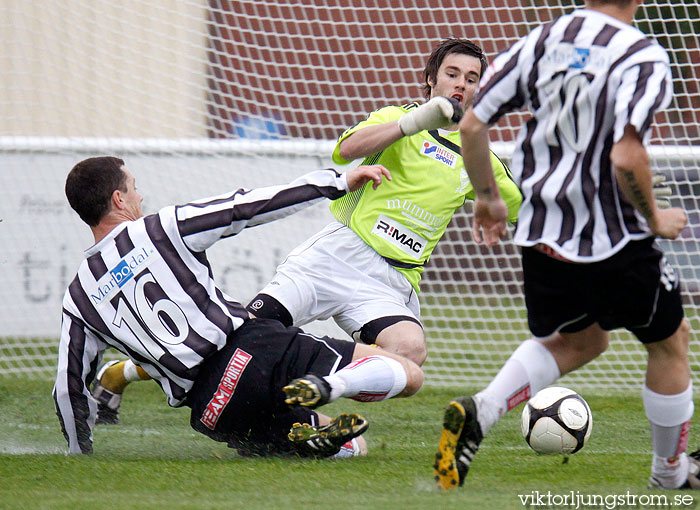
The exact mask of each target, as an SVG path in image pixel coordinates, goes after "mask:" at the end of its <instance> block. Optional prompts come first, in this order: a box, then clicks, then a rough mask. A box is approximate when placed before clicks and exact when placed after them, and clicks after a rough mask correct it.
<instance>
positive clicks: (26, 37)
mask: <svg viewBox="0 0 700 510" xmlns="http://www.w3.org/2000/svg"><path fill="white" fill-rule="evenodd" d="M581 4H582V2H574V1H572V0H558V1H556V0H552V1H544V0H475V1H470V2H465V1H456V0H453V1H450V0H433V1H431V2H423V1H416V0H387V1H379V0H323V1H321V0H251V1H247V0H237V1H234V0H231V1H226V0H209V1H205V0H189V1H188V0H145V1H144V0H120V1H118V2H117V1H115V0H92V1H90V2H85V1H82V0H41V1H37V2H27V1H24V0H4V1H3V2H2V3H0V38H1V39H2V41H3V45H2V48H3V50H2V52H0V84H2V87H1V88H2V91H3V92H2V94H0V169H1V171H0V176H2V187H3V190H4V193H3V200H2V201H1V202H0V218H1V219H2V222H0V376H2V375H18V374H28V375H34V376H39V377H45V378H46V377H51V375H52V374H53V372H54V370H55V368H54V367H55V355H56V354H55V353H56V344H57V341H58V332H59V327H60V313H61V298H62V295H63V292H64V290H65V287H66V285H67V284H68V283H69V282H70V280H71V279H72V278H73V275H74V272H75V270H76V268H77V265H78V263H79V261H80V259H81V256H82V250H83V249H84V248H86V247H88V246H89V245H90V244H91V236H90V235H89V231H88V229H87V228H86V227H85V226H84V225H83V224H82V223H81V222H80V221H79V220H78V218H77V217H76V215H75V214H74V213H73V212H72V211H71V210H70V209H69V207H68V205H67V203H66V200H65V198H64V195H63V184H64V180H65V175H66V173H67V172H68V170H69V169H70V168H71V167H72V166H73V165H74V164H75V163H76V162H77V161H79V160H80V159H82V158H84V157H88V156H91V155H99V154H113V155H117V156H120V157H122V158H123V159H125V161H126V164H127V166H128V167H129V169H130V170H131V172H132V173H133V174H134V175H135V176H136V179H137V183H138V186H139V190H140V192H141V193H142V194H143V195H144V196H145V197H146V200H145V202H144V209H145V212H146V213H149V212H154V211H156V210H157V209H158V208H159V207H161V206H164V205H166V204H169V203H182V202H186V201H189V200H192V199H195V198H202V197H205V196H208V195H211V194H215V193H220V192H223V191H225V190H228V189H235V188H238V187H241V186H246V187H251V186H260V185H265V184H269V183H279V182H285V181H288V180H290V179H292V178H293V177H294V176H295V175H298V174H300V173H303V172H305V171H308V170H312V169H315V168H319V167H324V166H331V165H332V163H331V160H330V152H331V150H332V147H333V145H334V140H335V139H336V138H337V136H338V135H339V134H340V133H341V132H342V131H343V130H344V129H345V128H347V127H349V126H351V125H353V124H355V123H356V122H358V121H360V120H362V119H363V118H364V117H365V115H366V114H367V113H368V112H370V111H372V110H375V109H376V108H379V107H381V106H384V105H387V104H403V103H406V102H410V101H413V100H422V83H421V73H422V70H423V66H424V63H425V59H426V58H427V56H428V54H429V53H430V51H431V50H432V48H433V47H434V45H435V44H437V43H438V42H439V41H440V39H442V38H445V37H451V36H454V37H467V38H470V39H472V40H474V41H475V42H477V43H479V44H480V45H481V46H482V47H483V48H484V49H485V51H486V53H487V55H488V56H489V57H490V58H492V57H493V56H495V55H496V54H497V52H498V51H501V50H503V49H505V48H506V47H507V46H508V45H509V44H510V43H512V42H514V41H515V40H516V39H517V38H518V37H519V36H521V35H523V34H525V33H526V32H527V31H528V30H529V29H531V28H532V27H533V26H535V25H537V24H539V23H541V22H543V21H546V20H549V19H551V18H552V17H554V16H557V15H560V14H561V13H563V12H567V11H569V10H571V9H572V8H574V7H576V6H580V5H581ZM699 19H700V17H699V14H698V5H697V2H696V0H669V1H663V0H654V1H647V2H645V4H644V5H643V7H642V8H641V9H640V11H639V15H638V26H639V27H640V28H641V29H642V30H644V31H645V32H647V33H649V34H652V35H653V36H654V37H655V38H656V39H657V40H658V41H659V42H660V43H661V44H662V45H663V46H664V47H665V48H667V50H668V52H669V54H670V57H671V62H672V68H673V75H674V92H675V94H674V100H673V103H672V105H671V107H670V109H669V110H668V111H667V112H665V113H663V114H661V115H660V116H659V117H658V118H657V119H656V121H657V122H656V126H657V127H656V128H655V131H654V137H653V147H652V150H651V152H652V156H653V165H654V169H655V170H656V171H659V172H662V173H663V174H665V175H666V177H667V180H668V181H669V182H671V183H672V187H673V192H674V194H673V197H672V202H673V203H674V205H679V206H683V207H684V208H685V209H686V210H687V211H688V214H689V218H690V225H689V227H688V228H687V229H686V230H685V231H684V232H683V234H682V236H681V238H680V240H678V241H676V242H673V243H664V248H665V249H666V250H667V252H668V255H669V258H670V259H671V262H672V263H674V264H675V266H676V267H677V268H678V269H679V271H680V274H681V277H682V280H683V285H684V299H685V304H686V312H687V315H688V317H689V318H690V321H691V324H692V326H693V329H694V330H696V331H697V330H700V323H699V321H698V307H699V306H700V245H699V244H698V239H700V213H699V208H698V203H697V199H696V197H697V196H698V191H700V179H699V177H700V176H699V172H700V91H698V83H699V80H698V73H699V71H698V70H699V69H700V48H698V40H699V39H698V32H699V28H700V27H699V25H700V21H699ZM522 119H523V114H513V115H511V116H509V117H507V118H506V119H504V120H503V121H502V123H501V124H500V125H499V127H498V129H496V130H495V132H494V138H493V142H494V147H495V151H496V152H497V153H499V154H500V155H501V156H502V157H504V158H505V159H507V158H508V155H509V152H510V151H511V150H512V147H511V143H512V140H513V139H514V135H515V127H516V126H518V125H519V124H520V122H521V121H522ZM467 209H468V207H467ZM469 214H470V213H469V212H468V210H465V211H460V212H459V213H458V214H457V215H456V216H455V218H454V219H453V221H452V224H451V226H450V228H449V229H448V232H447V234H446V237H445V239H444V240H443V241H442V242H441V243H440V245H439V246H438V249H437V250H436V252H435V253H434V255H433V257H432V259H431V261H430V263H429V265H428V267H427V270H426V272H425V278H424V283H423V285H422V293H421V303H422V309H423V319H424V323H425V326H426V336H427V338H428V349H429V358H428V361H427V363H426V365H425V369H426V375H427V378H426V382H427V383H428V384H433V385H451V386H458V385H463V386H464V385H469V386H473V385H479V384H483V383H485V382H487V381H488V380H489V379H490V377H491V376H493V375H494V374H495V373H496V371H497V370H498V368H499V367H500V366H501V364H502V363H503V362H504V361H505V359H507V357H508V355H509V354H510V352H512V350H513V349H514V348H515V347H516V346H517V345H518V344H519V343H520V342H521V341H523V340H524V339H526V338H527V337H528V336H529V333H528V331H527V325H526V321H525V309H524V303H523V299H522V290H521V283H520V278H521V277H520V261H519V257H518V254H517V251H516V249H515V248H514V246H513V245H512V243H510V242H506V243H505V244H503V245H502V246H499V247H497V248H496V249H491V250H488V249H484V248H482V247H479V246H476V245H475V244H474V243H473V242H472V240H471V234H470V232H469V229H468V222H469ZM329 219H330V216H329V214H328V211H327V207H325V206H319V207H315V208H313V209H311V210H309V211H306V212H304V213H301V214H299V215H297V216H296V217H292V218H288V219H285V220H284V221H281V222H278V223H276V224H271V225H266V226H262V227H259V228H257V229H252V230H251V231H250V232H245V233H243V234H241V235H240V236H238V237H237V238H236V239H234V240H229V241H223V242H221V243H219V244H218V245H217V246H216V247H215V250H214V251H213V253H212V254H211V261H212V265H213V266H214V271H215V274H216V275H218V278H219V280H220V281H221V283H222V285H223V287H224V289H225V290H226V291H227V292H228V293H230V294H231V295H232V296H234V297H236V298H237V299H239V300H240V301H242V302H244V303H245V302H247V300H248V299H249V298H251V297H252V296H253V295H254V294H255V293H256V291H257V290H259V289H260V288H261V287H262V286H263V285H264V284H265V283H266V282H267V281H268V279H269V278H270V277H271V276H272V274H273V272H274V268H275V265H276V264H277V263H278V262H279V261H281V259H282V258H283V257H284V255H285V254H286V253H287V252H288V251H289V250H290V249H291V248H292V247H294V246H295V245H296V244H297V243H299V242H301V241H302V240H303V239H305V238H306V237H308V236H310V235H311V234H313V233H314V232H316V231H317V230H319V229H320V228H321V227H322V226H323V225H324V224H325V223H326V222H327V221H328V220H329ZM261 248H262V249H261ZM308 329H309V330H310V331H312V332H316V333H324V334H325V333H330V334H334V335H338V336H341V337H342V336H343V335H344V334H343V333H342V332H341V331H340V330H339V329H337V327H336V326H335V325H334V324H332V322H330V321H327V322H325V323H320V324H313V325H310V326H309V328H308ZM691 350H692V354H691V362H692V364H693V369H695V370H697V369H698V368H700V351H699V350H698V348H697V347H695V346H694V345H693V346H692V347H691ZM645 361H646V355H645V351H644V349H643V348H642V347H641V346H639V345H638V344H637V343H636V342H635V341H634V340H633V339H632V338H631V337H630V336H629V335H627V334H619V333H616V334H615V335H614V338H613V341H612V342H611V347H610V349H609V351H608V352H606V353H605V354H604V355H603V356H601V357H600V358H599V359H598V360H597V361H595V362H594V363H592V364H591V365H590V366H588V367H586V368H585V369H584V370H581V371H580V372H578V373H576V374H574V375H570V376H567V378H566V379H565V380H564V382H566V383H567V384H569V385H571V386H573V387H581V388H591V389H593V388H595V389H597V390H599V391H609V390H611V389H623V390H624V389H628V388H634V387H639V385H640V384H641V381H642V378H643V372H644V365H645Z"/></svg>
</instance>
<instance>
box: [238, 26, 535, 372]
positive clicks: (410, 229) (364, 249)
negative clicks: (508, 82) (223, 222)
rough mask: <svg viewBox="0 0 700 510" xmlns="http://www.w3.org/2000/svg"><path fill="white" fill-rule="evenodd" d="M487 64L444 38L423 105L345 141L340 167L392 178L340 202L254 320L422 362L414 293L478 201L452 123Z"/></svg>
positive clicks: (377, 115)
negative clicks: (323, 332)
mask: <svg viewBox="0 0 700 510" xmlns="http://www.w3.org/2000/svg"><path fill="white" fill-rule="evenodd" d="M486 66H487V62H486V57H485V55H484V53H483V51H482V49H481V48H480V47H479V46H477V45H476V44H474V43H472V42H471V41H468V40H465V39H446V40H444V41H442V42H441V43H440V44H438V46H437V47H436V48H435V49H434V51H433V52H432V54H431V55H430V57H429V58H428V61H427V64H426V66H425V70H424V71H423V78H424V92H425V97H426V99H427V102H425V103H423V104H418V103H411V104H407V105H403V106H385V107H383V108H380V109H378V110H376V111H374V112H372V113H370V114H369V116H368V117H367V118H366V119H365V120H364V121H362V122H360V123H359V124H357V125H355V126H353V127H351V128H349V129H348V130H346V131H345V132H344V133H343V134H342V135H341V136H340V138H339V140H338V143H337V145H336V147H335V150H334V151H333V161H334V162H335V163H337V164H339V165H345V164H348V163H350V162H351V161H353V160H357V159H364V162H365V164H367V163H369V162H372V163H373V164H381V165H384V166H385V167H386V168H387V169H388V170H389V171H390V172H391V176H392V180H391V181H387V182H385V183H384V184H383V185H382V186H380V187H378V188H377V189H373V188H372V187H371V186H365V187H363V188H362V189H360V190H358V191H356V192H353V193H350V194H348V195H347V196H346V197H344V198H343V199H341V200H340V201H339V203H337V204H334V205H333V206H332V207H331V212H332V213H333V216H334V217H335V219H336V221H335V222H333V223H331V224H329V225H328V226H327V227H326V228H325V229H323V230H322V231H321V232H319V233H318V234H316V235H315V236H313V237H312V238H310V239H309V240H308V241H306V242H305V243H303V244H302V245H300V246H299V247H297V248H296V249H295V250H294V251H292V253H290V254H289V256H288V257H287V258H286V259H285V260H284V262H283V263H282V264H281V265H280V266H279V267H278V268H277V274H276V275H275V276H274V278H273V280H272V281H271V282H270V283H269V284H268V285H267V286H266V287H265V288H264V289H262V290H261V292H260V293H259V294H258V295H257V296H256V297H255V298H254V299H253V300H252V301H251V302H250V304H249V305H248V311H249V312H250V313H252V314H253V315H255V316H257V317H265V318H274V319H278V320H280V321H281V322H283V323H284V324H287V325H292V324H293V325H296V326H300V325H302V324H306V323H308V322H311V321H313V320H316V319H327V318H329V317H333V318H334V319H335V321H336V322H337V323H338V325H339V326H340V327H341V328H342V329H343V330H345V331H346V332H347V333H348V334H349V335H350V336H352V338H353V339H355V340H356V341H361V342H365V343H368V344H377V345H379V346H380V347H383V348H385V349H388V350H390V351H392V352H395V353H400V354H402V355H404V356H406V357H408V358H409V359H411V360H413V361H415V362H416V363H418V364H422V363H423V361H425V358H426V355H427V351H426V346H425V335H424V333H423V327H422V325H421V322H420V305H419V303H418V297H417V294H418V291H419V287H418V286H419V282H420V279H421V274H422V272H423V267H424V265H425V264H426V263H427V262H428V260H429V258H430V254H431V253H432V252H433V250H434V249H435V246H436V244H437V243H438V241H439V240H440V239H441V238H442V236H443V234H444V233H445V229H446V228H447V224H448V223H449V222H450V219H451V218H452V216H453V215H454V213H455V211H456V210H457V209H459V208H460V207H462V205H463V204H464V202H465V200H466V199H473V198H474V191H473V189H472V185H471V183H470V182H469V179H468V178H467V172H466V170H465V168H464V164H463V163H462V158H461V156H460V136H459V131H457V124H456V122H457V121H459V119H460V117H461V115H462V111H463V110H464V108H466V107H467V106H468V105H469V104H470V103H471V101H472V98H473V97H474V94H475V92H476V90H477V89H478V85H479V79H480V77H481V75H482V74H483V73H484V71H485V70H486ZM491 158H492V161H493V165H494V168H496V175H497V179H498V185H499V187H500V191H501V196H502V197H504V199H505V201H506V203H507V204H508V207H509V217H510V218H511V219H512V220H515V218H516V217H517V212H518V208H519V206H520V202H521V195H520V190H519V189H518V187H517V186H516V185H515V183H514V182H513V181H512V179H511V178H510V175H509V170H508V168H507V167H506V166H505V165H504V164H503V162H501V160H500V159H499V158H498V157H497V156H496V155H495V154H492V155H491Z"/></svg>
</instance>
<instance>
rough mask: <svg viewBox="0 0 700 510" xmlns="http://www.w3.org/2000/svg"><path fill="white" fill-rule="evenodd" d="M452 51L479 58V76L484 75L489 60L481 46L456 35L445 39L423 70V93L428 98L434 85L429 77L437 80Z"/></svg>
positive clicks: (434, 80)
mask: <svg viewBox="0 0 700 510" xmlns="http://www.w3.org/2000/svg"><path fill="white" fill-rule="evenodd" d="M452 53H461V54H464V55H470V56H472V57H476V58H478V59H479V62H481V72H480V73H479V77H481V76H483V75H484V72H486V68H487V67H488V65H489V62H488V60H487V59H486V55H485V54H484V50H482V49H481V47H480V46H478V45H477V44H475V43H473V42H472V41H470V40H469V39H458V38H456V37H450V38H447V39H443V40H442V41H441V42H440V44H438V45H437V46H436V47H435V49H434V50H433V52H432V53H431V54H430V57H428V61H427V62H426V64H425V69H424V70H423V81H424V82H425V85H423V93H424V94H425V98H426V99H430V92H431V91H432V87H431V86H430V85H429V84H428V78H430V79H431V80H432V82H433V83H435V82H436V81H437V73H438V70H439V69H440V66H441V65H442V61H443V60H445V57H446V56H447V55H451V54H452Z"/></svg>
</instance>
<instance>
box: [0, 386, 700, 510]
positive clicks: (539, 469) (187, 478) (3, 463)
mask: <svg viewBox="0 0 700 510" xmlns="http://www.w3.org/2000/svg"><path fill="white" fill-rule="evenodd" d="M461 393H464V392H463V391H459V390H447V389H437V388H425V389H423V390H422V391H421V392H420V393H419V394H418V395H416V396H414V397H412V398H410V399H402V400H391V401H387V402H380V403H376V404H360V403H356V402H353V401H349V400H343V401H341V402H336V403H334V404H332V405H330V406H326V407H325V408H324V412H326V413H327V414H331V415H332V414H337V413H339V412H343V411H354V412H360V413H362V414H363V415H364V416H366V417H367V418H368V419H369V420H370V423H371V425H370V428H369V430H368V432H367V433H366V438H367V441H368V444H369V448H370V451H369V455H368V456H367V457H364V458H354V459H350V460H336V461H333V460H304V459H248V458H240V457H237V456H236V455H235V453H234V452H233V451H231V450H229V449H228V448H226V446H225V445H223V444H219V443H215V442H213V441H211V440H210V439H208V438H206V437H204V436H201V435H199V434H197V433H195V432H194V431H193V430H192V429H190V427H189V413H188V410H187V409H185V408H183V409H172V408H169V407H168V406H167V405H166V404H165V397H164V395H163V393H162V392H161V391H160V389H159V388H158V387H157V386H156V385H155V384H154V383H139V384H133V385H132V386H130V387H129V388H128V390H127V393H126V396H125V400H124V403H123V405H122V411H121V417H122V422H123V424H122V425H119V426H102V427H98V428H97V429H96V430H95V433H94V438H95V453H94V455H92V456H67V455H65V453H64V452H65V451H66V443H65V441H64V439H63V436H62V435H61V433H60V429H59V425H58V420H57V419H56V416H55V412H54V408H53V401H52V399H51V383H50V382H46V381H35V380H28V379H10V378H0V508H1V509H16V508H26V509H32V510H39V509H48V508H51V509H54V508H57V509H58V508H66V509H75V508H88V509H89V508H110V509H127V508H129V509H139V510H143V509H168V510H176V509H197V510H199V509H210V508H212V509H213V508H238V507H240V508H245V509H250V510H257V509H268V508H269V509H284V508H289V509H291V508H300V509H304V510H308V509H324V510H328V509H331V510H339V509H345V508H348V509H350V508H352V509H358V508H361V509H366V510H381V509H391V510H397V509H399V508H408V509H411V510H414V509H447V508H459V509H463V508H479V509H481V510H485V509H510V508H534V507H537V506H547V507H549V508H553V507H556V506H559V507H564V508H576V505H575V503H574V501H572V500H571V499H569V500H568V501H569V505H568V506H567V505H564V504H563V503H564V500H563V498H564V497H565V496H567V497H569V498H571V497H572V494H573V495H574V496H576V495H579V496H580V497H584V498H588V497H589V496H592V497H598V498H600V499H598V500H585V501H588V502H590V501H594V502H595V501H598V502H599V505H598V506H588V508H641V507H644V506H646V507H650V506H652V507H654V508H665V507H671V506H673V507H674V508H692V507H695V505H696V500H697V498H698V497H700V495H698V496H694V495H693V494H692V493H691V494H689V493H681V492H677V491H674V492H659V491H653V490H650V489H647V488H646V483H647V477H648V474H649V463H650V454H649V450H650V442H649V431H648V424H647V421H646V418H645V416H644V411H643V409H642V405H641V399H640V398H639V396H638V395H622V396H612V397H610V396H607V397H600V396H595V395H589V394H584V397H585V398H586V399H587V401H588V402H589V404H590V406H591V408H592V410H593V416H594V423H593V434H592V436H591V439H590V442H589V443H588V445H587V446H586V447H585V448H584V449H583V450H581V451H580V452H579V453H577V454H575V455H573V456H571V457H569V458H568V461H567V462H563V457H561V456H538V455H536V454H535V453H534V452H532V451H531V450H530V449H529V448H528V447H527V445H526V444H525V442H524V440H523V439H522V438H521V436H520V408H518V409H517V410H516V411H514V412H511V413H510V414H509V415H507V416H506V417H505V418H504V419H503V420H502V421H501V422H500V423H498V424H497V425H496V426H495V427H494V428H493V429H492V431H491V432H490V433H489V434H488V436H487V438H486V439H485V441H484V443H482V449H481V450H480V452H479V454H478V455H477V456H476V458H475V460H474V463H473V465H472V470H471V471H470V474H469V476H468V478H467V481H466V483H465V485H464V487H462V488H461V489H457V490H453V491H449V492H445V493H443V492H440V491H438V490H436V489H435V487H434V484H433V479H432V476H433V475H432V468H431V464H432V460H433V454H434V452H435V447H436V444H437V440H438V437H439V435H440V431H441V420H442V410H443V408H444V406H445V405H446V404H447V402H448V401H449V400H450V398H451V397H453V396H456V395H458V394H461ZM697 404H698V402H696V406H697ZM697 416H698V414H697V413H696V419H695V420H694V422H695V423H694V430H693V429H691V441H690V447H689V448H690V449H695V447H697V446H698V443H699V442H700V435H699V434H698V430H700V428H699V427H698V423H697V422H698V418H697ZM572 491H573V492H572ZM528 495H530V496H534V497H537V496H540V500H539V503H538V500H537V499H531V500H530V504H529V505H528V504H527V501H526V500H524V499H522V497H527V496H528ZM547 495H548V496H547ZM547 497H549V498H550V499H549V502H550V504H549V505H546V503H547V499H546V498H547ZM606 497H607V498H608V499H602V498H606ZM613 497H615V498H616V499H614V500H613V499H610V498H613ZM622 497H625V498H627V499H626V500H624V502H625V503H626V505H623V504H622V503H623V500H622V499H620V498H622ZM660 497H662V498H666V499H665V500H664V499H658V498H660ZM542 498H545V499H542ZM631 498H638V499H636V500H633V499H631ZM639 498H641V499H639ZM653 498H656V499H653ZM674 498H675V499H674ZM681 498H684V499H681ZM585 501H584V502H585ZM613 502H615V506H610V505H609V504H610V503H613ZM645 502H646V503H647V504H646V505H645V504H644V503H645ZM664 502H665V503H666V504H665V505H664ZM556 503H559V504H556ZM631 503H634V504H631ZM652 503H654V504H653V505H652ZM606 505H607V506H606ZM583 507H584V506H583V504H582V505H581V508H583Z"/></svg>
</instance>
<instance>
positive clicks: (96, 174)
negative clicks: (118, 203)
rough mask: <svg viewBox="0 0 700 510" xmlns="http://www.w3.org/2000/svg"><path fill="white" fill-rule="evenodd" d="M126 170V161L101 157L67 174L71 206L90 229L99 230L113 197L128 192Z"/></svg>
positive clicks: (85, 162)
mask: <svg viewBox="0 0 700 510" xmlns="http://www.w3.org/2000/svg"><path fill="white" fill-rule="evenodd" d="M123 166H124V161H123V160H121V159H119V158H115V157H113V156H99V157H95V158H88V159H85V160H83V161H81V162H80V163H78V164H77V165H75V166H74V167H73V169H72V170H71V171H70V172H69V173H68V177H67V178H66V197H67V198H68V203H69V204H70V206H71V207H72V208H73V210H74V211H75V212H77V213H78V216H80V219H82V220H83V221H84V222H85V223H87V224H88V225H90V226H91V227H96V226H97V225H98V224H99V223H100V221H101V220H102V218H104V217H105V215H106V214H107V213H108V212H109V210H110V201H111V199H112V193H114V191H115V190H119V191H122V192H126V173H125V172H124V171H123V170H122V167H123Z"/></svg>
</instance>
